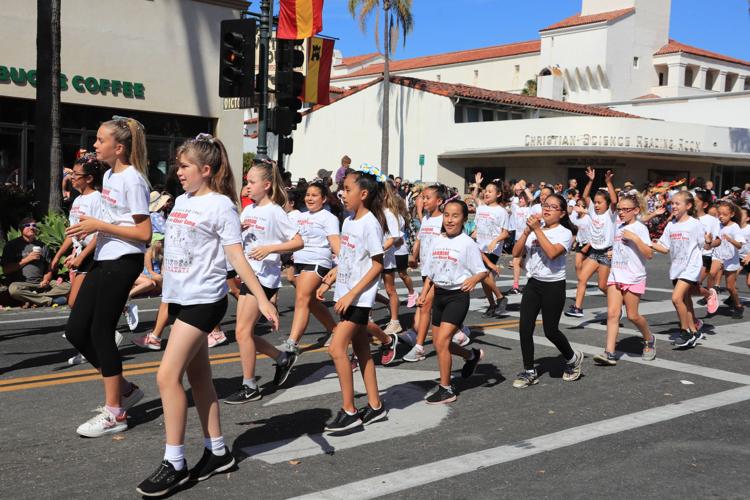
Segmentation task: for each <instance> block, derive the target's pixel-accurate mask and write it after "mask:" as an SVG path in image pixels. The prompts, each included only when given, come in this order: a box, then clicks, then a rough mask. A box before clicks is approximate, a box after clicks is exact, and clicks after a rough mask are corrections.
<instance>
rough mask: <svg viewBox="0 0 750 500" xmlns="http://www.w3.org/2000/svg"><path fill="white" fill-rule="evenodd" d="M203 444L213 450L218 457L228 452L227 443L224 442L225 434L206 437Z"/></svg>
mask: <svg viewBox="0 0 750 500" xmlns="http://www.w3.org/2000/svg"><path fill="white" fill-rule="evenodd" d="M203 446H205V447H206V449H207V450H211V453H213V454H214V455H216V456H217V457H223V456H224V454H226V452H227V449H226V445H225V444H224V436H219V437H216V438H212V437H204V438H203Z"/></svg>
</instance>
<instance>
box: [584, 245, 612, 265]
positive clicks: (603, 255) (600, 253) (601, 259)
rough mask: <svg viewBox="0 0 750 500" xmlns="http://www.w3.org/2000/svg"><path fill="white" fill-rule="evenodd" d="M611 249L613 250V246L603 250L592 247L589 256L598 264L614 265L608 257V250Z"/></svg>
mask: <svg viewBox="0 0 750 500" xmlns="http://www.w3.org/2000/svg"><path fill="white" fill-rule="evenodd" d="M610 250H612V247H608V248H602V249H601V250H598V249H596V248H594V247H591V250H589V253H588V255H587V257H588V258H589V259H592V260H594V261H596V262H597V263H598V264H601V265H603V266H607V267H612V260H611V259H610V258H609V257H607V252H609V251H610Z"/></svg>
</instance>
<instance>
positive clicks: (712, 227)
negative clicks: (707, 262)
mask: <svg viewBox="0 0 750 500" xmlns="http://www.w3.org/2000/svg"><path fill="white" fill-rule="evenodd" d="M698 220H699V221H701V224H703V232H704V233H710V234H711V238H718V237H719V232H720V231H721V222H719V219H717V218H716V217H714V216H713V215H708V214H704V215H701V216H700V217H698ZM704 242H705V240H704ZM713 253H714V249H713V248H709V249H708V250H706V249H705V247H704V248H703V255H705V256H706V257H710V256H712V255H713Z"/></svg>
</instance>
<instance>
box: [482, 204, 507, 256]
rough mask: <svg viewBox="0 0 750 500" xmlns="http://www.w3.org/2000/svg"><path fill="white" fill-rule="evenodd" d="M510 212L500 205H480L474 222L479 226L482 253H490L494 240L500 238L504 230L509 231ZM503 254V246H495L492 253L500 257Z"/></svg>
mask: <svg viewBox="0 0 750 500" xmlns="http://www.w3.org/2000/svg"><path fill="white" fill-rule="evenodd" d="M508 218H509V217H508V211H507V210H506V209H505V207H502V206H500V205H495V206H489V205H479V206H478V207H477V213H476V216H475V217H474V221H475V222H476V224H477V243H478V244H479V248H480V249H481V250H482V252H485V253H490V251H489V250H488V245H489V244H490V243H492V240H494V239H495V238H497V237H498V236H500V233H501V232H502V231H503V229H506V230H507V229H508ZM502 252H503V246H502V245H495V248H493V249H492V253H493V254H495V255H500V254H501V253H502Z"/></svg>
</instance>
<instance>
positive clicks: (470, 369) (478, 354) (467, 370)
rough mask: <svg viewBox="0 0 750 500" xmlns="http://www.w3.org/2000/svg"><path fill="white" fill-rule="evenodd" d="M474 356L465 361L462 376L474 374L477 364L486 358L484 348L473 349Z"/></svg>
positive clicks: (467, 376)
mask: <svg viewBox="0 0 750 500" xmlns="http://www.w3.org/2000/svg"><path fill="white" fill-rule="evenodd" d="M472 352H473V353H474V358H473V359H470V360H467V361H466V362H465V363H464V367H463V368H461V377H462V378H469V377H471V376H472V375H474V371H475V370H476V369H477V365H478V364H479V362H480V361H482V360H483V359H484V351H483V350H482V349H472Z"/></svg>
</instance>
